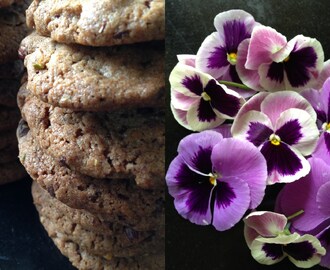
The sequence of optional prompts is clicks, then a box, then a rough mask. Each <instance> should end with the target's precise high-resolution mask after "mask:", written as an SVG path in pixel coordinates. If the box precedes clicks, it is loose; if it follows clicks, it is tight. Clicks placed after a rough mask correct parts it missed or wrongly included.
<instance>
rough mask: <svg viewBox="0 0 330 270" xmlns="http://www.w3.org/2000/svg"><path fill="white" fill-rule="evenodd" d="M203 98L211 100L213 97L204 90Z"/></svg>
mask: <svg viewBox="0 0 330 270" xmlns="http://www.w3.org/2000/svg"><path fill="white" fill-rule="evenodd" d="M202 98H203V99H204V100H205V101H210V100H211V97H210V96H209V95H208V94H207V93H206V92H203V93H202Z"/></svg>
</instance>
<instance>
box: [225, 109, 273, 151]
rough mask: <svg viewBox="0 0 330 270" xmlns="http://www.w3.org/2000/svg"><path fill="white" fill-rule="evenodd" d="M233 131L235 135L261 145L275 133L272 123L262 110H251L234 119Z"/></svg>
mask: <svg viewBox="0 0 330 270" xmlns="http://www.w3.org/2000/svg"><path fill="white" fill-rule="evenodd" d="M231 132H232V134H233V137H235V138H239V139H244V140H247V141H249V142H252V143H253V144H254V145H255V146H260V145H261V144H263V143H264V142H265V141H266V140H268V139H269V136H270V135H271V134H272V133H273V130H272V124H271V122H270V120H269V118H268V117H267V115H265V114H264V113H262V112H257V111H249V112H248V113H245V114H244V115H242V116H240V117H236V119H235V120H234V123H233V126H232V129H231Z"/></svg>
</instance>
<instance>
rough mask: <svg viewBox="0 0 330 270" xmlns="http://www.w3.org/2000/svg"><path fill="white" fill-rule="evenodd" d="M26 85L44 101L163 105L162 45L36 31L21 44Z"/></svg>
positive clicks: (99, 106) (82, 107) (96, 106)
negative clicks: (85, 40)
mask: <svg viewBox="0 0 330 270" xmlns="http://www.w3.org/2000/svg"><path fill="white" fill-rule="evenodd" d="M20 54H21V55H22V56H23V57H24V56H25V60H24V63H25V66H26V67H27V71H28V74H29V76H28V85H27V88H28V89H29V90H30V91H31V92H32V93H33V94H34V95H36V96H38V97H39V98H40V99H42V100H43V101H45V102H47V103H49V104H52V105H54V106H59V107H62V108H70V109H73V110H79V111H112V110H116V109H119V108H136V107H164V105H165V102H164V96H165V95H164V93H165V80H164V69H163V64H164V47H163V46H162V45H161V44H159V43H151V44H135V45H130V46H116V47H111V48H104V47H103V48H91V47H85V46H78V45H65V44H59V43H56V42H54V41H52V40H51V39H50V38H46V37H40V36H38V35H36V34H35V33H34V34H32V35H30V36H28V37H26V38H25V39H24V40H23V41H22V44H21V47H20Z"/></svg>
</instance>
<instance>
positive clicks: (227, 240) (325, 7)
mask: <svg viewBox="0 0 330 270" xmlns="http://www.w3.org/2000/svg"><path fill="white" fill-rule="evenodd" d="M229 9H243V10H245V11H247V12H249V13H250V14H252V15H253V16H254V18H255V20H256V21H258V22H260V23H262V24H265V25H268V26H271V27H273V28H275V29H276V30H277V31H278V32H280V33H282V34H284V35H285V36H286V37H287V39H288V40H290V39H291V38H293V37H294V36H296V35H298V34H303V35H305V36H309V37H314V38H316V39H318V40H319V41H320V42H321V44H322V46H323V49H324V52H325V59H329V56H330V15H329V14H330V1H327V0H323V1H310V0H308V1H307V0H306V1H305V0H304V1H293V0H291V1H278V0H264V1H261V0H250V1H248V0H247V1H243V0H227V1H224V0H217V1H215V0H209V1H198V0H166V83H167V92H168V94H169V89H170V87H169V83H168V77H169V74H170V72H171V70H172V69H173V67H174V66H175V65H176V63H177V59H176V55H177V54H196V52H197V50H198V48H199V46H200V44H201V43H202V42H203V40H204V39H205V37H206V36H207V35H209V34H210V33H212V32H214V31H215V28H214V26H213V19H214V17H215V15H217V14H218V13H220V12H222V11H226V10H229ZM167 104H169V96H168V97H167ZM166 117H167V118H166V132H167V133H166V163H167V165H166V166H168V164H169V163H170V161H171V160H172V159H173V158H174V157H175V156H176V149H177V145H178V142H179V140H180V139H181V138H183V137H184V136H185V135H188V134H190V133H191V132H189V131H188V130H185V129H184V128H183V127H181V126H180V125H179V124H177V123H176V121H175V120H174V119H173V117H172V114H171V112H170V110H169V107H168V112H167V116H166ZM276 189H279V187H275V188H272V189H271V190H267V195H268V197H267V198H266V199H265V200H264V202H263V208H262V209H263V210H266V209H268V210H272V198H274V197H275V194H276V192H277V191H278V190H276ZM243 267H245V268H246V269H249V270H250V269H252V270H259V269H269V270H275V269H281V270H282V269H285V270H290V269H298V268H296V267H295V266H294V265H293V264H292V263H291V262H289V260H288V259H285V260H284V261H282V262H281V263H279V264H276V265H274V266H265V265H260V264H258V263H257V262H255V261H254V259H253V258H252V257H251V255H250V251H249V249H248V247H247V246H246V244H245V240H244V236H243V224H242V222H241V223H239V224H238V225H236V226H235V227H234V228H232V229H230V230H229V231H226V232H218V231H216V230H215V229H214V228H213V227H211V226H207V227H206V226H198V225H194V224H192V223H190V222H189V221H186V220H184V219H183V218H181V216H179V215H178V214H177V212H176V210H175V209H174V205H173V199H172V198H171V197H170V196H169V195H168V196H167V198H166V269H167V270H174V269H175V270H185V269H189V270H213V269H229V270H232V269H233V270H236V269H242V268H243ZM312 269H313V270H317V269H325V268H322V267H319V266H318V267H313V268H312Z"/></svg>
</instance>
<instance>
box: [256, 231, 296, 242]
mask: <svg viewBox="0 0 330 270" xmlns="http://www.w3.org/2000/svg"><path fill="white" fill-rule="evenodd" d="M299 238H300V235H299V234H298V233H296V232H295V233H292V234H279V235H278V236H277V237H258V238H257V239H256V240H258V241H260V242H263V243H268V244H281V245H287V244H289V243H292V242H293V241H295V240H297V239H299Z"/></svg>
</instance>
